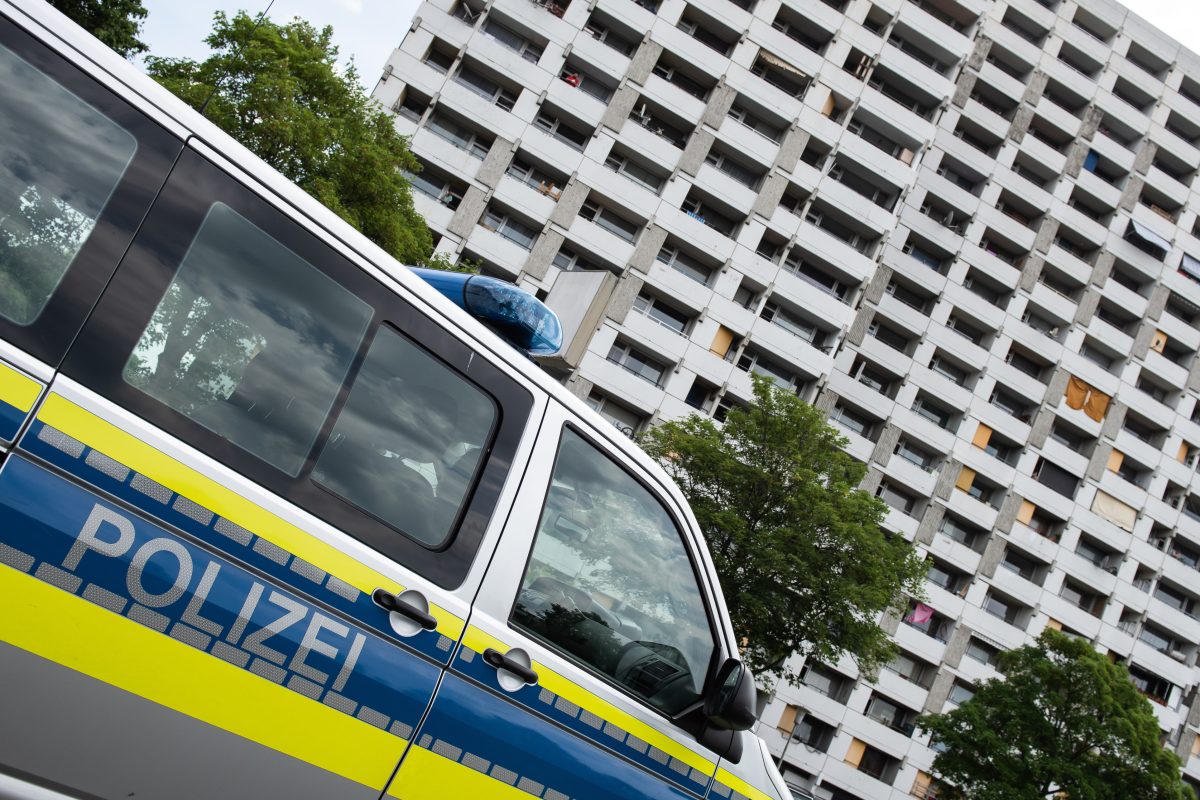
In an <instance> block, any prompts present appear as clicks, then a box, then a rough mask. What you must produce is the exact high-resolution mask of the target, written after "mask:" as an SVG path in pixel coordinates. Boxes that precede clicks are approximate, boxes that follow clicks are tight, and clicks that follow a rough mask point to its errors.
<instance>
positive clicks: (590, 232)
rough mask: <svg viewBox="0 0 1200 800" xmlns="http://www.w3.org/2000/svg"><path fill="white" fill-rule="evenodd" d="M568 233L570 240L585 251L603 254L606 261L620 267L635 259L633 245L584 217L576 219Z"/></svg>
mask: <svg viewBox="0 0 1200 800" xmlns="http://www.w3.org/2000/svg"><path fill="white" fill-rule="evenodd" d="M567 231H568V232H569V233H570V238H571V239H572V240H574V241H576V242H578V243H579V244H580V246H582V247H583V248H584V249H585V250H591V251H592V252H593V253H603V254H604V257H605V258H606V259H608V260H609V261H611V262H612V263H614V264H617V265H619V266H622V267H623V266H625V265H626V264H628V263H629V260H630V259H631V258H632V257H633V247H634V246H633V245H632V244H631V243H629V242H627V241H625V240H624V239H622V238H620V237H618V236H614V235H613V234H611V233H609V232H608V231H606V230H604V229H603V228H601V227H600V226H599V225H596V224H595V223H592V222H589V221H588V220H586V219H584V218H583V217H575V219H573V220H572V221H571V226H570V227H569V228H567Z"/></svg>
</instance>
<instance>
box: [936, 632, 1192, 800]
mask: <svg viewBox="0 0 1200 800" xmlns="http://www.w3.org/2000/svg"><path fill="white" fill-rule="evenodd" d="M999 669H1000V672H1001V674H1002V675H1003V676H1004V678H1002V679H1001V678H998V679H994V680H990V681H986V682H985V683H983V684H982V685H981V686H980V687H979V688H978V689H977V690H976V692H975V696H974V697H972V698H971V699H970V700H968V701H967V702H965V703H963V704H962V705H961V706H959V707H958V708H956V709H954V710H953V711H950V712H949V713H946V714H936V715H932V716H925V717H922V718H921V719H920V720H918V725H919V726H920V727H922V728H924V729H925V730H927V731H929V732H930V733H932V734H933V739H934V741H936V742H940V743H941V744H942V745H943V746H944V747H945V748H946V749H945V751H944V752H941V753H939V754H938V755H937V757H936V758H935V759H934V762H933V769H934V772H936V773H937V774H938V775H939V776H940V777H941V778H943V779H944V780H947V781H950V782H952V783H953V784H954V785H955V786H954V787H947V789H946V792H945V793H944V794H940V795H939V797H942V796H945V797H949V798H969V800H1051V799H1052V798H1057V797H1069V798H1070V800H1131V799H1132V798H1137V800H1195V795H1194V793H1193V792H1192V790H1191V789H1190V788H1188V787H1187V786H1185V785H1184V783H1183V780H1182V779H1181V778H1180V774H1179V766H1180V762H1179V758H1178V757H1177V756H1176V755H1175V754H1174V753H1172V752H1169V751H1167V750H1164V749H1163V748H1162V746H1161V745H1160V744H1159V738H1158V736H1159V733H1158V723H1157V721H1156V720H1155V717H1154V712H1153V710H1152V709H1151V707H1150V702H1149V701H1148V700H1147V699H1146V698H1144V697H1142V696H1141V695H1140V694H1138V692H1137V689H1135V688H1134V686H1133V683H1132V682H1131V681H1130V679H1129V671H1128V670H1127V669H1126V668H1125V667H1124V666H1123V665H1121V664H1115V663H1113V662H1112V661H1109V660H1108V659H1107V658H1106V657H1105V656H1103V655H1101V654H1100V653H1098V652H1096V650H1095V649H1094V648H1093V647H1092V645H1091V644H1090V643H1088V642H1086V641H1084V640H1082V639H1076V638H1073V637H1070V636H1067V635H1065V634H1063V633H1059V632H1058V631H1054V630H1047V631H1045V632H1043V633H1042V635H1041V636H1039V637H1038V639H1037V642H1036V643H1035V644H1031V645H1027V646H1025V647H1022V648H1019V649H1017V650H1011V651H1009V652H1006V653H1003V654H1001V656H1000V667H999Z"/></svg>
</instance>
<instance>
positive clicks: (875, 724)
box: [842, 708, 920, 797]
mask: <svg viewBox="0 0 1200 800" xmlns="http://www.w3.org/2000/svg"><path fill="white" fill-rule="evenodd" d="M914 710H915V711H920V709H919V708H918V709H914ZM842 733H844V734H850V735H851V736H853V737H854V738H856V739H859V740H860V741H864V742H866V743H867V744H869V745H870V746H872V747H874V748H876V749H878V750H882V751H883V752H885V753H889V754H892V755H895V756H903V755H904V754H905V753H907V752H908V750H909V748H910V747H912V743H913V742H912V739H911V738H910V737H909V736H907V735H906V734H903V733H901V732H900V731H897V730H893V729H892V728H890V727H888V726H887V725H885V724H884V723H882V722H879V721H877V720H874V719H872V718H871V717H868V716H867V715H866V714H865V713H862V714H860V713H855V712H851V713H849V714H847V715H846V717H845V719H843V720H842ZM871 796H872V797H886V795H871Z"/></svg>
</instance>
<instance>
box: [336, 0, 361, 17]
mask: <svg viewBox="0 0 1200 800" xmlns="http://www.w3.org/2000/svg"><path fill="white" fill-rule="evenodd" d="M338 5H339V6H341V7H342V9H343V10H344V11H348V12H350V13H351V14H361V13H362V10H363V0H338Z"/></svg>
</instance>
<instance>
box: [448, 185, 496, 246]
mask: <svg viewBox="0 0 1200 800" xmlns="http://www.w3.org/2000/svg"><path fill="white" fill-rule="evenodd" d="M487 201H488V196H487V194H486V193H485V192H484V191H483V189H480V188H479V187H478V186H468V187H467V191H466V192H465V193H464V194H463V199H462V202H461V203H459V204H458V208H456V209H454V216H453V217H451V218H450V224H448V225H447V226H446V229H447V230H448V231H450V232H451V233H453V234H454V235H455V236H460V237H462V238H464V239H465V238H467V236H469V235H470V233H471V231H472V230H474V229H475V225H476V223H478V222H479V218H480V217H481V216H483V210H484V209H485V208H487Z"/></svg>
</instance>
